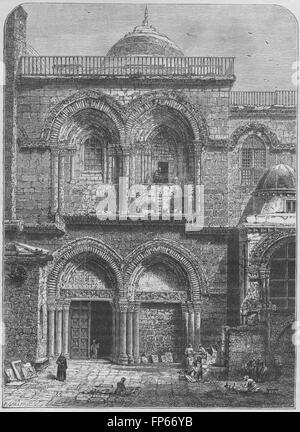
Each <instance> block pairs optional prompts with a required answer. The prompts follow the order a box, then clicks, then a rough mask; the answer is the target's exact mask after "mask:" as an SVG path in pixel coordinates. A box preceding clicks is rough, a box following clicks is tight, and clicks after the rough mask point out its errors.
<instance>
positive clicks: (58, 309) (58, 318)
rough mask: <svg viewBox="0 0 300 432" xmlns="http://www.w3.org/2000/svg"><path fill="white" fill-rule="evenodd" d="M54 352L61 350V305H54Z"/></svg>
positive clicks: (58, 352) (57, 352)
mask: <svg viewBox="0 0 300 432" xmlns="http://www.w3.org/2000/svg"><path fill="white" fill-rule="evenodd" d="M55 333H56V334H55V336H56V354H57V355H59V354H60V353H61V352H62V306H60V305H58V306H56V332H55Z"/></svg>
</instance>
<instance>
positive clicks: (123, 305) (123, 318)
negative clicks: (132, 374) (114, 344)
mask: <svg viewBox="0 0 300 432" xmlns="http://www.w3.org/2000/svg"><path fill="white" fill-rule="evenodd" d="M127 308H128V304H127V302H120V303H119V309H120V331H119V363H120V364H127V363H128V357H127V354H126V331H127V328H126V327H127V325H126V323H127Z"/></svg>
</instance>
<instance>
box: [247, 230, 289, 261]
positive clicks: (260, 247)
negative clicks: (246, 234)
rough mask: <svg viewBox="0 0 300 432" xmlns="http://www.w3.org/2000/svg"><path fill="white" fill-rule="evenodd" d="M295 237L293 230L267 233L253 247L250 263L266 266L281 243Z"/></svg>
mask: <svg viewBox="0 0 300 432" xmlns="http://www.w3.org/2000/svg"><path fill="white" fill-rule="evenodd" d="M295 235H296V230H295V228H290V229H285V230H277V231H274V232H271V233H268V234H267V235H265V236H264V237H263V238H262V239H261V240H260V241H258V242H257V244H256V245H255V246H254V248H253V250H252V251H251V254H250V259H249V261H250V263H251V264H252V263H254V264H255V263H261V265H262V264H268V262H269V259H270V256H271V255H272V254H273V253H274V251H275V250H276V249H277V248H279V247H281V246H282V244H283V243H286V242H288V241H290V239H291V238H295Z"/></svg>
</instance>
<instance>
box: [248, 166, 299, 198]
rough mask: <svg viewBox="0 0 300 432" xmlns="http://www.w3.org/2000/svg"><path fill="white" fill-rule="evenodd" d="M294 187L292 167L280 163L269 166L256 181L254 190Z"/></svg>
mask: <svg viewBox="0 0 300 432" xmlns="http://www.w3.org/2000/svg"><path fill="white" fill-rule="evenodd" d="M287 189H293V190H295V189H296V175H295V171H294V170H293V168H291V167H290V166H288V165H284V164H280V165H274V166H272V167H271V168H269V169H268V170H267V171H266V172H265V173H264V175H263V176H262V177H261V179H260V180H259V182H258V185H257V188H256V191H261V192H263V191H277V190H278V191H280V190H287Z"/></svg>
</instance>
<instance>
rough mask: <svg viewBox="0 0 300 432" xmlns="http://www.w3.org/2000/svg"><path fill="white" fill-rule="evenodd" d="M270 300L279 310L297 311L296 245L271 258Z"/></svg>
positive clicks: (288, 245) (281, 249)
mask: <svg viewBox="0 0 300 432" xmlns="http://www.w3.org/2000/svg"><path fill="white" fill-rule="evenodd" d="M270 264H271V273H270V300H271V302H272V303H273V304H275V305H276V306H277V307H278V309H285V310H290V311H293V310H294V309H295V243H294V242H293V243H288V244H286V245H284V246H282V247H281V248H280V249H278V250H277V251H276V252H275V253H274V254H273V255H272V257H271V262H270Z"/></svg>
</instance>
